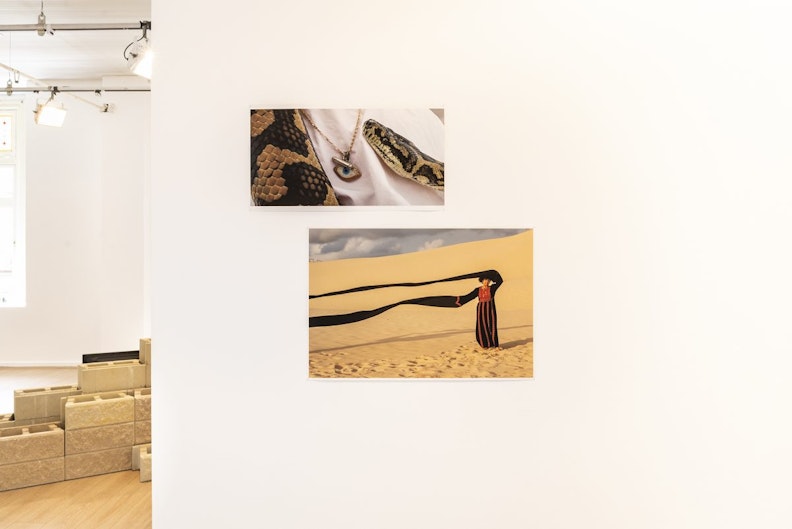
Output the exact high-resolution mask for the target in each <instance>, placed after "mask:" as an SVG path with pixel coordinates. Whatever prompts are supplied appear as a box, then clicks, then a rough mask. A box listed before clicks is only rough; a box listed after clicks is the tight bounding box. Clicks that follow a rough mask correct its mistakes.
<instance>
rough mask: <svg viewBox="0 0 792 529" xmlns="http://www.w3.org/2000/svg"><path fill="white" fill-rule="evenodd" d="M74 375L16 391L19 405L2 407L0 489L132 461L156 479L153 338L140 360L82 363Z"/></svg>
mask: <svg viewBox="0 0 792 529" xmlns="http://www.w3.org/2000/svg"><path fill="white" fill-rule="evenodd" d="M77 377H78V384H77V386H60V387H52V388H36V389H24V390H17V391H15V392H14V413H13V414H5V415H0V490H10V489H13V488H21V487H28V486H32V485H39V484H44V483H52V482H54V481H63V480H64V479H66V480H69V479H77V478H81V477H87V476H94V475H98V474H105V473H109V472H118V471H121V470H129V469H132V468H134V469H139V470H140V471H141V474H140V480H141V481H150V480H151V339H150V338H145V339H141V340H140V357H139V360H121V361H113V362H98V363H89V364H81V365H80V366H79V367H78V372H77ZM45 445H46V447H48V448H47V449H46V450H45V449H44V448H42V446H45ZM56 445H57V446H59V448H58V450H54V447H55V446H56ZM55 452H57V453H58V455H53V454H54V453H55Z"/></svg>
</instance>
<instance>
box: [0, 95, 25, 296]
mask: <svg viewBox="0 0 792 529" xmlns="http://www.w3.org/2000/svg"><path fill="white" fill-rule="evenodd" d="M21 118H22V103H21V102H18V101H17V102H14V101H11V102H8V101H6V102H3V103H0V308H1V307H24V306H25V174H24V154H23V150H24V149H23V148H22V147H23V144H24V141H23V136H22V130H21V129H22V127H23V124H22V119H21Z"/></svg>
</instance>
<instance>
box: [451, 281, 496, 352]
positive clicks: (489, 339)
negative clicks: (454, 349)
mask: <svg viewBox="0 0 792 529" xmlns="http://www.w3.org/2000/svg"><path fill="white" fill-rule="evenodd" d="M478 280H479V282H480V283H481V286H480V287H478V288H477V289H475V290H473V291H472V292H470V293H469V294H467V295H466V296H460V297H459V298H458V299H457V305H458V306H462V305H464V304H465V303H467V302H468V301H471V300H473V299H474V298H478V305H477V306H476V341H477V342H478V344H479V345H480V346H481V347H483V348H484V349H489V348H491V347H496V348H499V347H500V343H499V342H498V313H497V311H496V310H495V292H497V290H498V288H500V286H501V285H502V284H503V278H502V277H501V275H500V274H499V273H498V272H496V271H495V270H490V271H488V272H486V273H484V274H482V275H481V277H479V278H478Z"/></svg>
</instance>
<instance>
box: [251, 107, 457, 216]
mask: <svg viewBox="0 0 792 529" xmlns="http://www.w3.org/2000/svg"><path fill="white" fill-rule="evenodd" d="M318 112H320V111H314V110H304V109H251V111H250V195H251V204H252V205H254V206H337V205H345V202H344V201H343V191H341V190H340V189H336V187H339V186H345V187H351V186H364V185H374V184H372V183H371V182H366V179H367V178H373V176H375V173H376V174H379V173H386V174H389V175H390V176H389V177H388V178H394V180H397V182H396V183H397V184H401V186H402V187H405V184H402V183H401V182H398V180H401V179H403V180H404V181H406V182H409V184H406V186H413V187H419V188H422V189H419V190H418V191H417V192H419V193H426V192H427V190H432V191H433V192H435V193H437V194H439V196H442V192H443V191H444V189H445V167H444V163H443V162H442V161H440V160H438V159H436V158H435V157H433V156H430V155H429V154H427V153H425V152H424V151H423V150H422V148H421V147H420V146H419V145H418V144H417V143H416V142H415V141H413V140H411V139H409V138H408V137H407V136H406V134H403V133H401V132H403V131H397V130H395V127H394V128H391V127H389V126H387V125H386V124H383V123H382V122H380V121H378V120H376V119H373V118H370V117H368V116H367V117H366V119H365V120H363V119H360V118H361V116H362V115H363V112H364V111H362V110H360V111H357V112H358V123H357V124H355V126H354V127H352V122H350V123H348V124H345V125H346V126H347V128H348V129H351V130H352V135H351V139H352V143H351V144H350V145H347V144H348V143H349V141H350V140H349V138H347V137H342V136H340V135H338V134H337V133H336V135H335V137H331V136H330V135H328V134H325V132H323V130H322V129H320V128H319V126H317V124H316V123H315V122H314V120H313V119H312V118H311V113H318ZM433 117H434V116H433ZM435 119H436V118H435ZM322 123H323V126H324V122H322ZM438 123H440V121H439V120H438ZM400 125H402V127H403V126H404V125H403V123H400ZM440 127H442V124H440ZM309 130H311V133H310V134H309ZM328 130H332V132H337V131H335V129H328ZM416 130H418V131H422V130H423V129H422V128H420V127H416ZM440 130H442V129H440ZM311 134H313V139H312V138H311ZM347 134H348V132H347ZM419 136H420V135H419ZM440 141H442V138H440ZM316 142H321V143H322V145H316ZM322 149H325V151H329V150H331V149H334V150H335V151H336V153H335V155H334V156H333V157H332V162H328V160H327V158H328V156H327V155H325V163H324V164H323V163H322V161H321V158H322V156H321V150H322ZM372 153H373V154H372ZM350 154H351V156H350ZM361 160H362V161H361ZM371 160H376V161H375V162H374V164H376V165H378V166H379V167H374V164H372V162H371ZM328 165H330V167H328ZM333 166H335V167H333ZM358 166H359V168H358ZM333 173H335V174H333ZM331 175H332V176H331ZM336 175H338V176H337V177H336ZM334 181H335V184H334ZM416 184H417V186H416ZM393 187H398V186H393ZM408 201H409V199H408ZM364 204H365V203H364ZM355 205H357V204H355ZM365 205H379V204H378V203H377V202H376V201H372V202H371V203H370V204H365Z"/></svg>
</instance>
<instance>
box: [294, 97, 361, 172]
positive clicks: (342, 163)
mask: <svg viewBox="0 0 792 529" xmlns="http://www.w3.org/2000/svg"><path fill="white" fill-rule="evenodd" d="M300 113H301V114H302V115H303V116H305V119H307V120H308V123H310V124H311V126H312V127H313V128H314V130H316V132H317V133H319V135H320V136H321V137H322V138H324V139H325V141H327V143H329V144H330V145H331V146H332V147H333V148H334V149H335V150H336V151H338V154H340V155H341V157H340V158H339V157H337V156H333V158H332V160H333V163H335V164H336V166H335V167H334V168H333V170H334V171H335V173H336V174H337V175H338V176H339V177H340V178H342V179H344V180H354V179H355V178H357V177H359V176H360V174H361V173H360V170H359V169H358V168H357V167H355V166H354V165H353V164H352V163H351V162H350V161H349V155H350V154H351V153H352V147H353V146H354V145H355V140H356V139H357V137H358V132H359V131H360V120H361V118H362V117H363V110H362V109H358V114H357V121H356V122H355V129H354V130H353V131H352V141H350V142H349V148H348V149H347V150H346V151H343V150H341V149H340V148H339V147H338V145H336V144H335V143H333V140H331V139H330V138H328V137H327V134H325V133H324V132H322V130H321V129H320V128H319V127H317V126H316V123H314V120H313V118H311V115H310V114H309V113H308V112H306V111H305V110H303V109H301V110H300Z"/></svg>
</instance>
